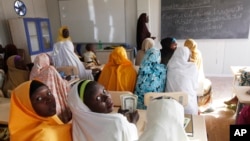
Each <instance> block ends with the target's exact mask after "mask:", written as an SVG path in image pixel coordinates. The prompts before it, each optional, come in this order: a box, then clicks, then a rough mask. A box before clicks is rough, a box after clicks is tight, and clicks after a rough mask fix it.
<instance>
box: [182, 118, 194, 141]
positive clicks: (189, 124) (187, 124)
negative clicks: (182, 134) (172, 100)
mask: <svg viewBox="0 0 250 141" xmlns="http://www.w3.org/2000/svg"><path fill="white" fill-rule="evenodd" d="M184 128H185V131H186V134H187V135H188V136H191V137H192V136H193V133H194V130H193V116H192V115H191V114H185V121H184Z"/></svg>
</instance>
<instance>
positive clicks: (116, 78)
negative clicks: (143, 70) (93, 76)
mask: <svg viewBox="0 0 250 141" xmlns="http://www.w3.org/2000/svg"><path fill="white" fill-rule="evenodd" d="M136 78H137V73H136V70H135V69H134V66H133V64H132V62H131V61H130V60H129V59H128V57H127V52H126V50H125V49H124V48H123V47H121V46H119V47H116V48H115V49H114V50H113V51H112V52H111V54H110V55H109V60H108V63H107V64H105V66H104V68H103V70H102V72H101V75H100V77H99V79H98V82H99V83H100V84H102V85H103V86H104V87H105V88H106V89H107V90H113V91H131V92H134V87H135V83H136Z"/></svg>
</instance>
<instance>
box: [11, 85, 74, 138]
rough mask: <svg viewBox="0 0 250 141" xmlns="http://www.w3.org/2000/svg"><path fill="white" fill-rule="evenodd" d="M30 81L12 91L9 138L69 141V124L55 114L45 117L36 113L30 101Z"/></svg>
mask: <svg viewBox="0 0 250 141" xmlns="http://www.w3.org/2000/svg"><path fill="white" fill-rule="evenodd" d="M31 82H32V81H26V82H24V83H22V84H20V85H19V86H18V87H17V88H16V89H14V90H13V91H12V94H11V102H10V118H9V130H10V139H11V140H13V141H27V140H39V141H71V140H72V139H71V138H72V137H71V124H63V122H62V121H61V120H60V119H59V118H58V117H57V116H56V115H55V116H52V117H47V118H45V117H41V116H39V115H37V114H36V112H35V111H34V109H33V107H32V104H31V101H30V93H29V91H30V85H31Z"/></svg>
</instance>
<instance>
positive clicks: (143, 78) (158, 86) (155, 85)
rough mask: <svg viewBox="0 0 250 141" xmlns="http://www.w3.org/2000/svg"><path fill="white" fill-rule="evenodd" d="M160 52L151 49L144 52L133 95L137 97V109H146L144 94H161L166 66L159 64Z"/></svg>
mask: <svg viewBox="0 0 250 141" xmlns="http://www.w3.org/2000/svg"><path fill="white" fill-rule="evenodd" d="M160 62H161V53H160V50H159V49H157V48H155V47H152V48H150V49H148V50H147V51H146V54H145V55H144V57H143V60H142V63H141V65H140V68H139V71H138V77H137V82H136V88H135V94H136V95H138V104H137V108H138V109H146V107H145V106H144V94H145V93H146V92H163V91H164V90H165V85H166V84H165V83H166V73H167V70H166V66H165V65H164V64H160Z"/></svg>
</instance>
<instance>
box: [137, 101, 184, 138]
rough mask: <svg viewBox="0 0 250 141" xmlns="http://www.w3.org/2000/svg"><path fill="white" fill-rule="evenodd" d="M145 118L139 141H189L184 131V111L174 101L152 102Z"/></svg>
mask: <svg viewBox="0 0 250 141" xmlns="http://www.w3.org/2000/svg"><path fill="white" fill-rule="evenodd" d="M146 117H147V123H146V126H145V130H144V132H143V134H142V135H141V136H140V138H139V141H189V139H188V137H187V135H186V133H185V129H184V109H183V106H182V105H181V104H180V103H178V102H177V101H176V100H174V99H155V100H152V101H151V102H150V103H149V106H148V108H147V114H146Z"/></svg>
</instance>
